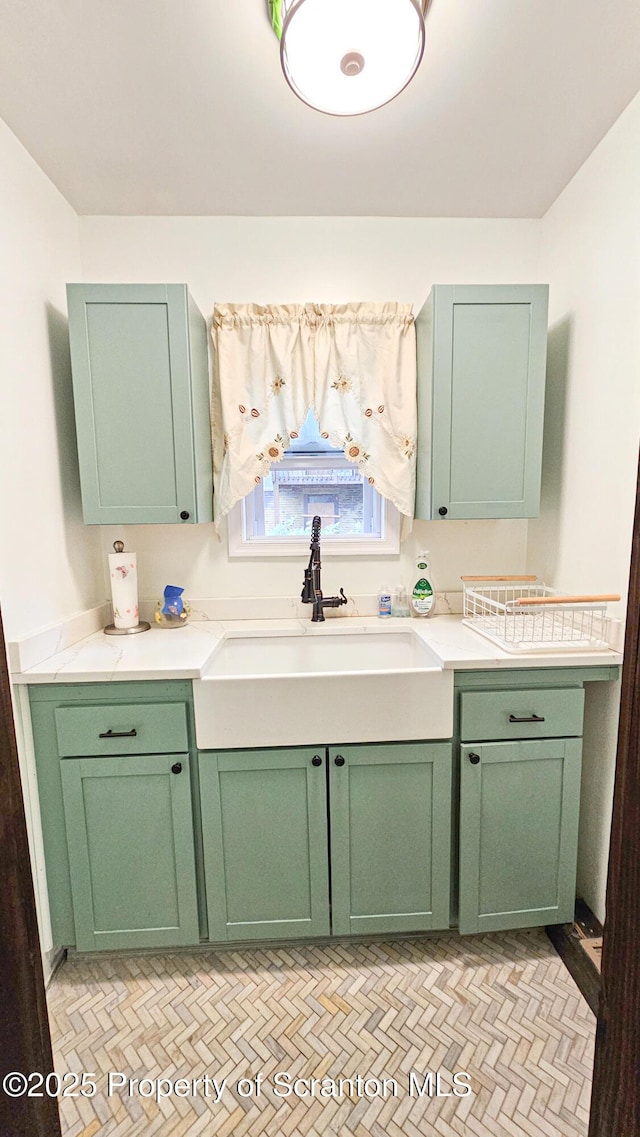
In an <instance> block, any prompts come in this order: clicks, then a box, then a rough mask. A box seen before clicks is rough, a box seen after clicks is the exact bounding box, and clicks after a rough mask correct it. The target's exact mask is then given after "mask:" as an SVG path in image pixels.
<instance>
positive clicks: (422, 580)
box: [411, 553, 436, 616]
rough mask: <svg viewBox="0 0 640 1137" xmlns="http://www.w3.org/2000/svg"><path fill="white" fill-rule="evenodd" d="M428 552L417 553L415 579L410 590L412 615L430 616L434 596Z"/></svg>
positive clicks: (433, 604)
mask: <svg viewBox="0 0 640 1137" xmlns="http://www.w3.org/2000/svg"><path fill="white" fill-rule="evenodd" d="M430 555H431V554H430V553H419V554H418V559H417V561H416V581H415V584H414V586H413V589H412V591H411V611H412V613H413V615H414V616H431V615H432V613H433V610H434V608H435V603H436V596H435V592H434V590H433V584H432V583H431V581H430V579H429V577H430V575H431V574H430V572H429V564H428V561H427V558H428V557H429V556H430Z"/></svg>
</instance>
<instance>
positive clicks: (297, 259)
mask: <svg viewBox="0 0 640 1137" xmlns="http://www.w3.org/2000/svg"><path fill="white" fill-rule="evenodd" d="M539 224H540V223H539V222H536V221H493V220H489V221H485V220H481V221H475V220H433V219H392V218H268V217H264V218H246V217H243V218H239V217H231V218H229V217H218V218H216V217H206V218H202V217H201V218H198V217H193V218H142V217H139V218H122V217H85V218H81V221H80V232H81V245H82V271H83V279H84V280H86V281H92V280H93V281H104V282H116V281H123V280H126V281H149V282H160V281H178V282H186V283H187V284H188V285H189V288H190V290H191V292H192V295H193V297H194V299H195V301H196V303H197V304H198V305H199V307H200V309H201V311H202V312H203V313H204V315H206V316H207V318H209V317H210V315H211V311H212V309H213V304H214V302H216V301H218V302H221V301H236V302H241V301H256V302H261V303H284V302H286V301H291V302H304V301H319V302H328V303H332V302H334V303H338V302H341V301H349V300H398V301H404V302H409V303H412V304H413V305H414V310H415V311H416V312H417V311H418V310H419V308H420V306H421V305H422V303H423V302H424V300H425V299H426V297H427V295H428V293H429V290H430V288H431V285H432V284H434V283H438V284H448V283H454V282H455V283H459V284H460V283H469V284H475V283H484V282H486V283H495V282H499V283H529V282H534V281H537V280H539V279H541V278H540V276H539V270H538V231H539ZM141 427H142V430H144V424H141ZM142 437H144V435H143V434H142ZM526 533H527V522H526V521H501V522H498V521H496V522H490V521H485V522H447V523H436V522H431V523H426V522H419V523H416V525H415V527H414V533H413V534H412V536H411V538H410V539H409V540H408V541H407V542H406V543H405V545H404V546H403V552H402V554H401V557H400V558H398V557H396V558H391V559H389V560H384V561H379V560H365V561H362V560H351V561H346V562H345V560H344V559H343V558H340V559H339V560H338V559H333V560H332V558H330V557H329V556H325V557H324V560H325V561H326V562H327V564H326V568H325V577H324V581H325V590H326V591H327V593H330V592H333V591H334V588H335V589H336V590H337V588H338V587H340V586H343V587H344V589H345V591H346V592H352V593H353V592H356V593H357V592H377V590H378V588H379V586H380V584H381V583H383V581H386V582H388V583H389V584H390V585H392V586H393V585H394V584H395V583H400V582H401V581H404V582H405V583H407V584H408V583H409V581H410V579H411V574H412V570H413V562H414V560H415V554H416V553H417V552H418V551H419V550H420V549H422V548H428V549H430V550H431V552H432V563H433V574H434V579H435V583H436V587H437V588H438V589H440V590H459V589H460V580H459V577H460V574H461V573H465V572H476V573H491V572H522V571H523V568H524V557H525V547H526ZM121 534H123V535H124V539H125V540H126V541H127V543H128V547H129V548H132V549H135V550H136V551H137V553H138V572H139V580H140V595H141V597H142V598H144V599H157V598H158V597H160V596H161V595H162V590H163V588H164V586H165V584H167V583H169V582H171V583H177V584H181V585H183V586H184V588H185V593H186V595H187V596H189V595H191V596H246V595H250V594H253V593H254V591H255V579H256V564H255V562H249V563H246V562H239V561H235V562H230V561H229V558H228V556H227V551H226V549H227V546H226V535H223V541H222V543H221V542H219V541H218V540H217V539H216V537H215V536H214V532H213V526H206V525H205V526H163V527H155V526H154V527H150V526H131V527H130V528H129V529H128V530H127V532H126V533H124V530H123V527H119V528H118V529H114V528H108V529H105V530H104V533H103V542H104V553H105V555H106V552H107V551H109V550H110V549H111V544H112V542H113V540H114V539H115V538H116V537H117V536H119V535H121ZM302 567H303V566H302V564H301V563H298V562H297V561H296V560H293V561H292V560H282V561H271V562H266V563H264V564H262V565H261V566H260V589H261V591H262V592H263V593H264V594H265V595H276V596H297V595H299V593H300V588H301V583H302Z"/></svg>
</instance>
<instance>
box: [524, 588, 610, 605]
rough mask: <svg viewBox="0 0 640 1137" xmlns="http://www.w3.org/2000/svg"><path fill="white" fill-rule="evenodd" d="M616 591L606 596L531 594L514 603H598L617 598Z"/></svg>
mask: <svg viewBox="0 0 640 1137" xmlns="http://www.w3.org/2000/svg"><path fill="white" fill-rule="evenodd" d="M619 599H620V596H619V595H618V593H615V592H612V593H611V595H607V596H532V597H530V599H527V597H526V596H521V597H520V599H519V600H515V601H514V604H518V605H521V606H526V607H527V608H528V607H529V605H530V604H600V603H604V601H605V600H619Z"/></svg>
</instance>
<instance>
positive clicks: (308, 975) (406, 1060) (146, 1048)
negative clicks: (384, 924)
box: [48, 930, 595, 1137]
mask: <svg viewBox="0 0 640 1137" xmlns="http://www.w3.org/2000/svg"><path fill="white" fill-rule="evenodd" d="M48 998H49V1011H50V1017H51V1024H52V1034H53V1042H54V1052H55V1056H56V1069H57V1070H58V1072H59V1073H62V1072H64V1071H85V1072H88V1073H92V1074H94V1075H95V1081H96V1090H97V1092H96V1093H95V1096H92V1097H84V1096H79V1097H65V1098H63V1099H62V1101H61V1115H62V1123H63V1133H64V1137H142V1135H144V1137H200V1135H203V1137H276V1135H277V1137H280V1135H282V1137H316V1135H318V1137H321V1135H322V1137H329V1135H344V1137H585V1135H586V1133H587V1128H588V1110H589V1095H590V1078H591V1065H592V1059H593V1042H594V1031H595V1023H594V1018H593V1015H592V1014H591V1011H590V1010H589V1008H588V1006H587V1004H586V1002H585V1001H584V1000H583V998H582V996H581V995H580V992H579V991H578V988H577V987H576V986H575V984H574V982H573V980H572V978H571V976H570V975H569V973H568V972H567V971H566V969H565V967H564V965H563V963H562V961H561V960H560V958H559V957H558V956H557V955H556V953H555V951H554V949H553V948H552V946H551V945H550V943H549V942H548V940H547V938H546V936H545V934H544V932H543V931H542V930H533V931H523V932H511V933H500V934H494V935H485V936H472V937H466V938H458V937H443V938H438V939H436V938H434V939H426V938H425V939H416V940H397V941H396V940H389V941H385V942H384V943H379V942H376V943H367V944H345V943H337V944H333V945H330V946H306V947H301V946H297V945H296V946H293V945H292V946H289V947H286V948H282V947H274V948H269V949H251V948H246V949H244V948H243V949H242V950H224V951H207V952H200V953H194V954H192V955H146V956H143V955H139V956H133V955H130V956H127V957H124V956H110V957H104V956H103V957H100V958H88V957H86V956H85V957H76V958H72V959H69V960H67V962H66V963H65V964H64V965H63V967H62V968H61V969H60V971H59V972H58V974H57V975H56V977H55V979H54V981H53V983H52V985H51V987H50V989H49V994H48ZM109 1071H113V1072H114V1073H117V1074H121V1075H122V1078H123V1079H127V1080H129V1079H131V1080H134V1079H148V1081H147V1082H145V1081H139V1082H138V1083H135V1084H133V1085H132V1086H131V1087H129V1085H128V1081H127V1082H125V1084H124V1085H122V1084H121V1080H120V1079H119V1078H117V1079H115V1082H116V1083H117V1084H114V1083H112V1087H111V1089H112V1092H111V1094H110V1095H109V1094H108V1081H107V1077H108V1073H109ZM461 1072H465V1073H467V1074H468V1075H469V1079H470V1085H471V1088H472V1093H470V1094H468V1095H467V1096H455V1095H453V1094H452V1093H451V1091H452V1088H453V1077H454V1074H456V1073H461ZM429 1073H431V1074H432V1075H433V1076H432V1078H431V1080H430V1081H429V1079H428V1078H427V1075H428V1074H429ZM437 1073H439V1074H440V1081H439V1083H438V1080H437V1079H436V1074H437ZM205 1075H206V1076H207V1078H209V1079H210V1080H211V1081H209V1082H208V1083H206V1082H204V1080H203V1079H204V1076H205ZM257 1075H261V1077H262V1079H263V1080H262V1083H261V1085H260V1093H259V1095H257V1094H256V1092H255V1084H256V1083H255V1079H256V1076H257ZM358 1075H359V1076H360V1079H361V1081H360V1082H358ZM412 1075H413V1078H412ZM294 1078H299V1079H303V1080H304V1081H302V1082H300V1084H299V1085H298V1086H297V1087H296V1088H295V1092H293V1091H294ZM311 1078H315V1079H317V1082H316V1084H315V1085H312V1083H311V1082H310V1079H311ZM160 1079H164V1081H160ZM179 1079H184V1080H185V1081H184V1082H182V1083H181V1082H180V1081H179ZM193 1079H200V1082H199V1083H198V1082H196V1085H195V1086H194V1085H193ZM213 1079H215V1080H216V1081H217V1082H218V1083H220V1082H221V1081H222V1079H225V1085H224V1089H223V1090H222V1092H221V1095H220V1100H219V1101H217V1102H216V1100H215V1098H216V1090H215V1087H214V1084H213V1081H212V1080H213ZM240 1079H248V1081H246V1082H243V1081H240ZM339 1079H351V1085H349V1084H347V1085H342V1086H340V1084H339ZM459 1080H460V1082H461V1083H462V1082H463V1081H464V1080H463V1079H459ZM238 1083H239V1086H238ZM185 1087H186V1092H185ZM394 1087H395V1088H394ZM462 1088H463V1085H462V1084H461V1085H460V1086H459V1087H458V1089H462ZM438 1089H439V1091H440V1095H441V1096H438V1094H437V1091H438ZM170 1090H171V1091H173V1092H172V1094H171V1096H167V1097H161V1100H160V1101H159V1102H156V1100H155V1095H156V1093H158V1094H160V1095H161V1094H163V1093H169V1092H170ZM251 1090H252V1091H253V1092H252V1093H250V1091H251ZM287 1090H291V1091H292V1092H291V1093H290V1096H284V1095H285V1093H286V1091H287ZM305 1090H306V1091H307V1093H306V1095H305V1096H303V1093H304V1091H305ZM420 1090H423V1091H424V1093H423V1094H422V1095H420V1093H419V1091H420ZM243 1091H244V1092H245V1093H246V1094H247V1095H248V1096H243ZM276 1091H278V1092H276ZM311 1091H313V1092H311ZM340 1091H341V1092H340ZM429 1091H431V1093H430V1092H429ZM147 1094H149V1095H150V1096H145V1095H147ZM183 1094H184V1096H182V1095H183ZM446 1094H449V1095H450V1096H445V1095H446Z"/></svg>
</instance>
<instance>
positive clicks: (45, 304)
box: [0, 120, 104, 976]
mask: <svg viewBox="0 0 640 1137" xmlns="http://www.w3.org/2000/svg"><path fill="white" fill-rule="evenodd" d="M0 249H1V250H2V254H1V256H0V312H1V313H2V325H1V328H2V330H1V334H0V398H1V403H0V405H1V407H2V416H1V421H2V445H0V485H1V486H2V494H1V495H0V605H1V606H2V618H3V624H4V632H5V638H6V639H7V640H10V639H13V638H15V637H17V636H20V635H23V634H26V633H28V632H30V631H34V630H36V629H38V628H42V627H43V626H46V625H48V624H53V623H57V622H59V621H61V620H63V619H65V618H66V617H67V616H70V615H72V614H73V613H74V612H77V611H80V610H82V609H86V608H90V607H93V605H94V604H95V603H96V600H100V599H103V598H104V583H103V580H102V557H101V555H100V534H99V533H97V532H96V531H95V530H90V529H87V527H86V526H84V525H83V524H82V517H81V513H80V491H79V480H78V468H77V458H76V440H75V428H74V423H73V401H72V396H71V371H70V365H69V342H68V336H67V317H66V311H67V305H66V295H65V283H66V281H67V280H73V279H78V277H79V276H80V245H79V235H78V219H77V217H76V214H75V212H74V211H73V210H72V209H71V207H70V206H69V205H68V204H67V202H66V201H65V200H64V198H63V197H62V196H61V194H60V193H59V192H58V191H57V189H56V188H55V186H54V185H53V184H52V183H51V182H50V181H49V179H48V178H47V177H46V176H45V174H44V173H43V172H42V170H41V169H40V168H39V166H37V165H36V163H35V162H34V161H33V159H32V158H30V157H29V155H28V154H27V152H26V150H24V148H23V147H22V146H21V144H20V143H19V142H18V140H17V139H16V138H15V136H14V135H13V134H12V133H11V132H10V131H9V129H8V128H7V127H6V126H5V124H4V123H3V122H2V121H1V120H0ZM21 695H22V696H23V695H24V690H23V691H22V692H17V696H18V697H17V700H16V703H15V711H16V733H17V738H18V748H19V757H20V767H21V773H22V780H23V792H24V804H25V813H26V817H27V831H28V835H29V845H30V850H31V857H32V868H33V876H34V885H35V894H36V907H37V911H38V922H39V926H40V934H41V941H42V945H43V949H44V960H43V962H44V969H45V976H48V974H49V971H50V962H51V961H50V959H49V958H48V955H47V952H48V950H49V949H50V948H51V932H50V927H49V916H48V903H47V890H46V876H45V868H44V855H43V850H42V833H41V829H40V815H39V808H38V801H37V786H36V780H35V768H34V759H33V746H32V742H31V733H30V727H29V715H28V707H27V706H26V703H25V699H24V698H23V697H20V696H21Z"/></svg>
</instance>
